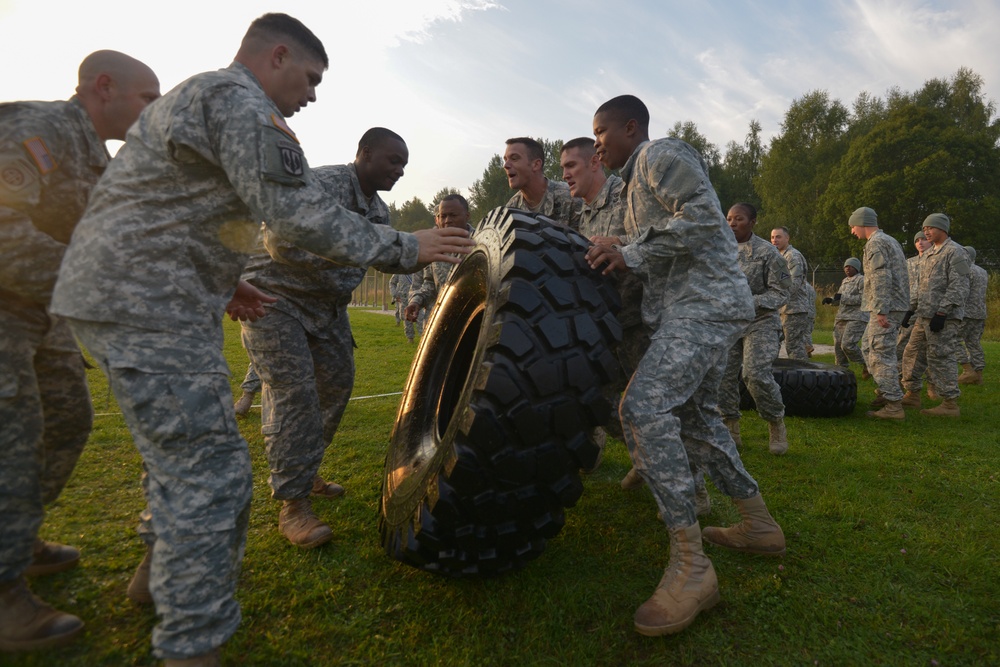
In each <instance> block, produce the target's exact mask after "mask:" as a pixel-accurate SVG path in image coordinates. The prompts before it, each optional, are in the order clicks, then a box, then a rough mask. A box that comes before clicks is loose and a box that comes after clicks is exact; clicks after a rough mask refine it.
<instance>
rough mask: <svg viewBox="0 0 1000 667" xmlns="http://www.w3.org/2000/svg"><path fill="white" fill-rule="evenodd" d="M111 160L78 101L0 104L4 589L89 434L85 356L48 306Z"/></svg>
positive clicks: (0, 538)
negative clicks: (78, 227)
mask: <svg viewBox="0 0 1000 667" xmlns="http://www.w3.org/2000/svg"><path fill="white" fill-rule="evenodd" d="M108 159H109V157H108V152H107V150H106V148H105V147H104V142H103V141H101V139H100V137H99V136H98V134H97V130H96V129H95V128H94V125H93V123H92V122H91V120H90V117H89V116H88V115H87V112H86V111H85V110H84V108H83V106H82V105H81V104H80V102H79V100H78V99H77V98H75V97H74V98H72V99H70V100H69V101H56V102H12V103H7V104H0V420H3V424H4V428H3V429H0V451H2V452H3V453H4V454H3V456H4V461H3V465H0V515H2V516H3V517H4V519H3V521H2V522H0V582H5V581H11V580H13V579H15V578H17V577H19V576H21V574H22V573H23V572H24V569H25V568H26V567H27V566H28V564H29V563H30V562H31V558H32V546H33V544H34V542H35V538H36V537H37V535H38V530H39V527H40V526H41V524H42V520H43V516H44V505H45V504H47V503H51V502H53V501H54V500H55V499H56V498H57V497H58V496H59V493H60V492H61V491H62V489H63V487H64V486H65V484H66V482H67V480H68V479H69V477H70V475H71V474H72V472H73V468H74V466H75V465H76V461H77V459H78V458H79V456H80V453H81V451H82V450H83V447H84V445H85V444H86V442H87V437H88V435H89V434H90V429H91V426H92V420H93V411H92V409H91V405H90V392H89V391H88V389H87V382H86V375H85V373H84V368H83V361H82V357H81V356H80V350H79V348H78V347H77V344H76V341H75V340H74V339H73V336H72V334H71V333H70V331H69V329H68V327H67V326H66V323H65V322H64V321H62V320H61V319H60V318H58V317H54V316H51V315H50V314H49V310H48V305H49V301H50V299H51V295H52V289H53V286H54V285H55V282H56V276H57V274H58V272H59V265H60V263H61V262H62V259H63V253H64V251H65V249H66V244H67V243H69V240H70V237H71V236H72V234H73V230H74V228H75V227H76V224H77V222H78V221H79V219H80V217H81V216H82V215H83V211H84V207H85V206H86V204H87V199H88V197H89V195H90V191H91V189H92V188H93V186H94V184H95V183H96V182H97V180H98V179H99V178H100V176H101V174H102V173H103V172H104V169H105V168H106V166H107V164H108Z"/></svg>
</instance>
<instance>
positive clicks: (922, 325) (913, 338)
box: [903, 213, 970, 417]
mask: <svg viewBox="0 0 1000 667" xmlns="http://www.w3.org/2000/svg"><path fill="white" fill-rule="evenodd" d="M950 231H951V220H950V219H949V218H948V216H946V215H945V214H943V213H931V214H930V215H929V216H927V217H926V218H925V219H924V236H926V237H927V240H928V241H930V242H931V243H932V244H933V246H932V247H931V248H929V249H928V250H927V251H926V252H925V253H924V256H923V258H922V259H921V261H920V287H919V291H918V292H917V293H916V294H911V295H910V310H909V311H908V312H907V313H906V319H910V318H912V317H913V316H914V315H915V316H916V317H915V318H913V319H914V322H913V333H912V334H910V342H909V343H907V344H906V350H905V351H904V352H903V387H904V388H905V389H906V395H905V396H904V397H903V405H905V406H912V407H920V388H921V378H922V377H923V375H924V372H925V371H926V372H927V375H928V377H929V379H930V381H931V382H932V383H933V384H934V389H935V391H936V393H937V395H938V396H940V397H941V404H940V405H938V406H936V407H934V408H930V409H927V410H921V411H920V412H922V413H923V414H925V415H934V416H947V417H958V416H959V415H960V414H961V412H960V410H959V408H958V403H957V399H958V396H959V395H960V394H961V391H960V390H959V388H958V365H957V360H956V358H955V353H956V350H957V347H958V344H959V342H958V341H959V337H958V331H959V328H960V327H961V324H962V318H963V317H964V316H965V302H966V300H968V298H969V271H970V262H969V254H968V253H967V252H966V251H965V248H963V247H962V246H960V245H959V244H957V243H955V242H954V241H953V240H951V238H949V233H950ZM921 349H925V350H926V353H925V354H921V353H920V352H919V351H920V350H921Z"/></svg>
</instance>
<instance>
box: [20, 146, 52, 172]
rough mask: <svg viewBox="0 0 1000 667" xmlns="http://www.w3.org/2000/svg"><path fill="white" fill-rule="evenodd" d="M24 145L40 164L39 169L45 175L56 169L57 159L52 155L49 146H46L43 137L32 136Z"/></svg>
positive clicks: (36, 162)
mask: <svg viewBox="0 0 1000 667" xmlns="http://www.w3.org/2000/svg"><path fill="white" fill-rule="evenodd" d="M24 147H25V148H27V149H28V153H29V154H31V157H32V158H34V160H35V164H37V165H38V171H40V172H41V173H42V174H43V175H44V174H47V173H49V172H50V171H55V169H56V167H58V166H59V165H57V164H56V160H55V158H54V157H52V153H50V152H49V149H48V147H46V145H45V142H44V141H42V138H41V137H32V138H31V139H28V140H26V141H25V142H24Z"/></svg>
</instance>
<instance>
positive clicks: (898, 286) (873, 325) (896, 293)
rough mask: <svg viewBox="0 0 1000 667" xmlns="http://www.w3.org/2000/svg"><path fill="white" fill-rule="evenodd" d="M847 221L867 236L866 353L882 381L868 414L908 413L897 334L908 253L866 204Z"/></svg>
mask: <svg viewBox="0 0 1000 667" xmlns="http://www.w3.org/2000/svg"><path fill="white" fill-rule="evenodd" d="M847 224H848V225H850V227H851V233H852V234H853V235H854V236H856V237H857V238H859V239H865V241H866V243H865V251H864V255H863V256H862V259H861V266H862V273H864V274H865V285H864V292H863V293H862V295H861V310H862V311H864V312H866V313H868V326H867V327H866V328H865V336H864V338H863V339H862V340H861V353H862V354H863V355H864V356H865V361H866V362H867V366H868V372H869V373H871V374H872V377H873V378H874V379H875V383H876V384H877V385H878V390H877V393H878V396H877V397H876V399H875V401H873V402H872V407H877V408H880V409H879V410H871V411H869V412H867V413H865V414H867V415H868V416H869V417H878V418H879V419H905V418H906V414H905V413H904V412H903V405H902V400H903V389H902V387H901V386H900V384H899V363H898V362H897V360H896V338H897V337H898V336H899V325H900V322H902V320H903V315H904V313H905V312H906V308H907V306H908V305H909V302H910V288H909V279H908V277H907V274H906V257H905V256H904V255H903V248H902V246H900V245H899V241H897V240H896V239H894V238H892V237H891V236H889V235H888V234H886V233H885V232H883V231H882V230H881V229H879V227H878V214H877V213H875V211H873V210H872V209H870V208H868V207H867V206H863V207H861V208H859V209H857V210H855V211H854V212H853V213H852V214H851V216H850V218H848V220H847Z"/></svg>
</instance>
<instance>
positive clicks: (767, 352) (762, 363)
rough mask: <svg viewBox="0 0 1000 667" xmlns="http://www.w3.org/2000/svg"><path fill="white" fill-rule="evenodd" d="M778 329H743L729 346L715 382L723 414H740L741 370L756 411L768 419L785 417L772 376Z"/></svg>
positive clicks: (735, 417) (778, 348) (779, 394)
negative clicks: (721, 371) (724, 362)
mask: <svg viewBox="0 0 1000 667" xmlns="http://www.w3.org/2000/svg"><path fill="white" fill-rule="evenodd" d="M780 333H781V332H780V331H778V330H776V329H773V328H771V329H768V328H759V329H756V330H751V331H747V332H746V333H745V334H744V335H743V337H742V338H740V339H739V340H738V341H736V344H735V345H733V346H732V348H730V350H729V354H728V355H727V360H726V370H725V373H724V374H723V376H722V383H721V385H720V386H719V411H720V412H721V413H722V416H723V418H725V419H739V418H740V380H739V378H740V374H741V371H742V375H743V383H744V384H746V386H747V391H749V392H750V395H751V396H753V400H754V402H755V403H756V404H757V414H759V415H760V416H761V418H762V419H764V420H765V421H769V422H774V421H778V420H779V419H783V418H784V417H785V403H784V401H783V400H782V398H781V387H779V386H778V383H777V382H775V380H774V360H775V359H777V358H778V352H779V350H780V349H781V341H780V340H779V338H778V336H779V334H780Z"/></svg>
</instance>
